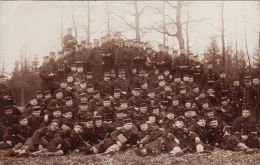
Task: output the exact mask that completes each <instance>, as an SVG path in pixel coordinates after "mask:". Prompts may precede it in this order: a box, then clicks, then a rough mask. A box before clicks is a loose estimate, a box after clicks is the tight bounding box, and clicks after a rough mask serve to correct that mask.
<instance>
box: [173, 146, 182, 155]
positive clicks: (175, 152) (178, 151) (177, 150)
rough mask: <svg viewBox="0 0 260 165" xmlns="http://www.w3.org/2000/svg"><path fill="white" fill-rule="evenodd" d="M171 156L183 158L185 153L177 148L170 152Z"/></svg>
mask: <svg viewBox="0 0 260 165" xmlns="http://www.w3.org/2000/svg"><path fill="white" fill-rule="evenodd" d="M170 154H171V155H174V156H177V157H179V156H182V155H183V154H184V153H183V151H182V150H181V148H180V147H178V146H176V147H174V148H173V150H172V151H171V152H170Z"/></svg>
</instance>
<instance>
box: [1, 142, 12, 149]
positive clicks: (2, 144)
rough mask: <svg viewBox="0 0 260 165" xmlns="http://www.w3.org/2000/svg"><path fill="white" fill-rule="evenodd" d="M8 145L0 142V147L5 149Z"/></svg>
mask: <svg viewBox="0 0 260 165" xmlns="http://www.w3.org/2000/svg"><path fill="white" fill-rule="evenodd" d="M9 147H10V146H9V145H8V144H7V143H5V142H0V149H6V148H9Z"/></svg>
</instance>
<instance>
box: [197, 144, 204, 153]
mask: <svg viewBox="0 0 260 165" xmlns="http://www.w3.org/2000/svg"><path fill="white" fill-rule="evenodd" d="M196 152H197V153H201V152H204V147H203V145H201V144H197V145H196Z"/></svg>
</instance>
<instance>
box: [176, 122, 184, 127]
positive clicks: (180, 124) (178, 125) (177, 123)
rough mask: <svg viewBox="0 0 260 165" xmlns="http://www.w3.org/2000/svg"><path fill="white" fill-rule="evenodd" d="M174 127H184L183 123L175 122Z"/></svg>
mask: <svg viewBox="0 0 260 165" xmlns="http://www.w3.org/2000/svg"><path fill="white" fill-rule="evenodd" d="M175 126H176V127H177V128H182V127H183V126H184V123H183V121H176V122H175Z"/></svg>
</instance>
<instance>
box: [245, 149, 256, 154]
mask: <svg viewBox="0 0 260 165" xmlns="http://www.w3.org/2000/svg"><path fill="white" fill-rule="evenodd" d="M255 152H257V149H255V148H247V149H245V153H246V154H251V153H255Z"/></svg>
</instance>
